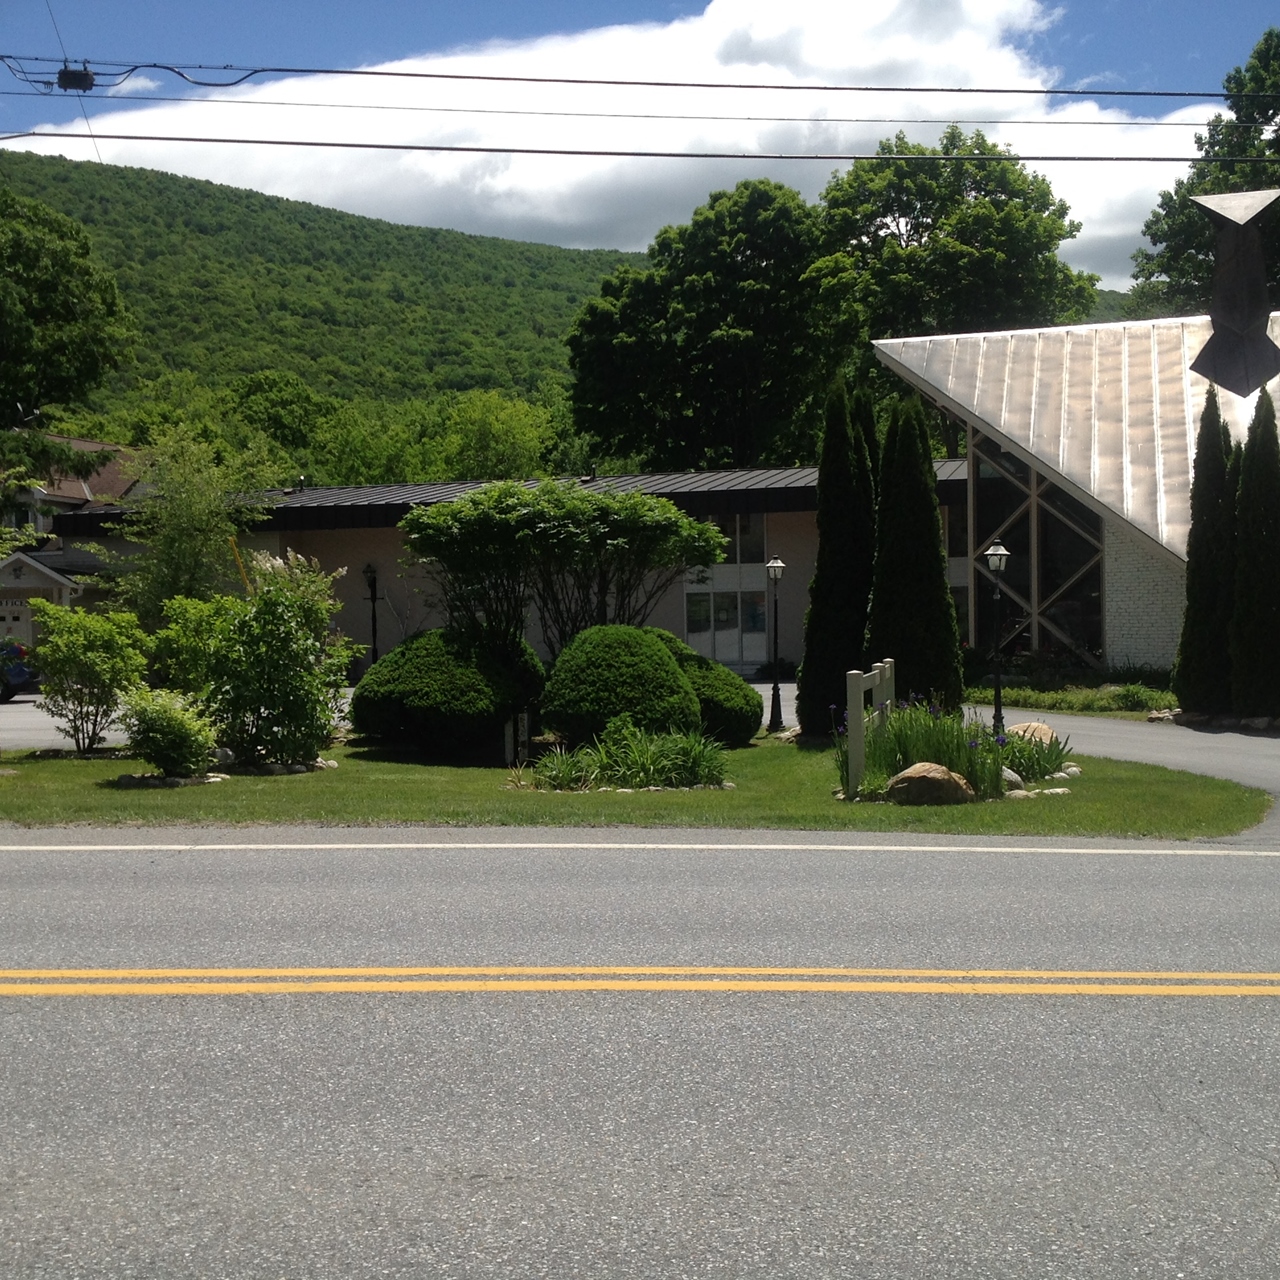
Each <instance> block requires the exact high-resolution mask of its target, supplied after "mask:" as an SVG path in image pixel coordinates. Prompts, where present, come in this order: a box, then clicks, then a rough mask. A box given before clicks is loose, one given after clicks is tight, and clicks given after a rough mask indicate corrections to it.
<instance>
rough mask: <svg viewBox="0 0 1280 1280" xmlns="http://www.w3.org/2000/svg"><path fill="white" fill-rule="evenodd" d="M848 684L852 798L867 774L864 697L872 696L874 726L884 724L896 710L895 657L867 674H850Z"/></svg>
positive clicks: (846, 695) (846, 723)
mask: <svg viewBox="0 0 1280 1280" xmlns="http://www.w3.org/2000/svg"><path fill="white" fill-rule="evenodd" d="M844 685H845V737H846V739H847V741H848V744H849V788H848V791H847V792H846V795H848V796H849V797H850V798H852V797H853V796H855V795H857V794H858V788H859V787H860V786H862V779H863V778H864V777H865V776H866V772H867V712H866V707H865V705H864V695H865V694H866V693H867V692H868V691H870V693H871V723H872V724H873V725H882V724H883V723H884V722H885V720H886V718H887V717H888V715H889V713H890V712H891V711H892V710H893V707H894V701H895V693H896V691H897V680H896V676H895V672H894V662H893V659H892V658H886V659H885V660H884V661H883V662H877V663H876V664H875V665H874V666H873V667H872V668H871V670H870V671H869V672H868V671H847V672H845V677H844Z"/></svg>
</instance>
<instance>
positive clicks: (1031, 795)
mask: <svg viewBox="0 0 1280 1280" xmlns="http://www.w3.org/2000/svg"><path fill="white" fill-rule="evenodd" d="M1039 794H1040V793H1039V792H1038V791H1022V790H1017V789H1015V790H1013V791H1006V792H1005V793H1004V798H1005V799H1006V800H1034V799H1035V798H1036V796H1038V795H1039Z"/></svg>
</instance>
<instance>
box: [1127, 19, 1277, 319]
mask: <svg viewBox="0 0 1280 1280" xmlns="http://www.w3.org/2000/svg"><path fill="white" fill-rule="evenodd" d="M1222 88H1223V91H1224V95H1225V97H1226V102H1227V107H1228V109H1229V113H1226V114H1224V113H1221V112H1219V113H1218V114H1216V115H1214V116H1213V117H1212V118H1211V119H1210V121H1209V123H1208V125H1207V127H1206V129H1205V131H1204V133H1200V134H1197V135H1196V149H1197V150H1198V151H1199V152H1200V155H1201V156H1202V157H1203V159H1202V160H1201V161H1199V162H1198V163H1196V164H1194V165H1192V166H1191V169H1190V171H1189V172H1188V174H1187V176H1186V177H1185V178H1180V179H1179V180H1178V181H1177V182H1176V183H1174V186H1173V190H1172V191H1162V192H1161V193H1160V197H1159V200H1158V202H1157V205H1156V208H1155V209H1154V210H1153V211H1152V213H1151V216H1150V217H1149V218H1148V219H1147V221H1146V223H1145V224H1144V226H1143V228H1142V233H1143V235H1145V236H1146V237H1147V239H1148V240H1150V241H1151V243H1152V245H1153V246H1154V248H1152V249H1139V250H1138V251H1137V253H1135V254H1134V255H1133V258H1134V263H1135V266H1134V272H1133V275H1134V279H1135V280H1136V281H1137V283H1136V284H1135V285H1134V287H1133V289H1132V290H1131V291H1130V298H1129V303H1128V309H1129V311H1130V312H1131V313H1132V314H1133V315H1144V316H1161V315H1199V314H1200V313H1202V312H1203V311H1204V310H1205V309H1206V308H1207V306H1208V304H1209V297H1210V294H1211V292H1212V286H1213V264H1214V230H1213V224H1212V223H1211V222H1210V221H1209V219H1208V218H1207V217H1206V216H1205V214H1204V211H1203V210H1202V209H1201V208H1199V206H1197V205H1194V204H1192V202H1191V197H1192V196H1198V195H1221V194H1224V193H1227V192H1232V191H1259V190H1265V189H1268V188H1271V187H1280V28H1276V27H1270V28H1268V29H1267V30H1266V31H1265V32H1263V35H1262V38H1261V39H1260V40H1259V41H1258V43H1257V44H1256V45H1255V46H1254V49H1253V52H1252V53H1251V54H1250V56H1249V60H1248V61H1247V62H1246V63H1245V65H1244V66H1243V67H1236V68H1234V70H1232V71H1230V72H1228V74H1227V76H1226V77H1225V79H1224V80H1223V82H1222ZM1263 245H1264V248H1265V251H1266V259H1267V272H1268V282H1269V285H1270V289H1271V304H1272V306H1273V307H1275V306H1277V305H1280V218H1277V217H1271V218H1269V219H1267V220H1266V221H1265V222H1264V223H1263Z"/></svg>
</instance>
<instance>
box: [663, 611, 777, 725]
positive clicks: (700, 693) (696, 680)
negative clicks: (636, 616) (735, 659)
mask: <svg viewBox="0 0 1280 1280" xmlns="http://www.w3.org/2000/svg"><path fill="white" fill-rule="evenodd" d="M645 630H646V631H648V632H649V634H650V635H654V636H657V638H658V639H659V640H661V641H662V643H663V644H664V645H665V646H666V648H667V652H668V653H670V654H671V656H672V657H673V658H674V659H675V660H676V666H678V667H679V668H680V670H681V671H683V672H684V674H685V679H687V680H688V681H689V683H690V684H691V685H692V686H693V692H694V695H695V696H696V697H697V699H698V709H699V711H700V713H701V715H702V732H703V733H705V734H706V735H707V737H709V738H715V740H716V741H717V742H721V743H723V744H724V745H725V746H726V747H745V746H746V745H747V743H748V742H750V741H751V739H752V738H754V737H755V736H756V734H757V733H758V732H759V731H760V725H761V724H762V723H763V721H764V699H763V698H761V696H760V695H759V694H758V693H757V692H756V691H755V690H754V689H753V688H752V687H751V686H750V685H749V684H748V683H747V682H746V681H745V680H744V679H743V678H742V677H741V676H740V675H738V674H737V673H736V672H734V671H730V670H729V668H728V667H726V666H724V665H723V664H722V663H719V662H713V661H712V660H711V659H710V658H708V657H704V656H703V655H702V654H700V653H699V652H698V651H697V650H696V649H692V648H690V647H689V646H688V645H687V644H685V642H684V641H683V640H680V639H678V638H677V637H676V636H673V635H672V634H671V632H670V631H664V630H663V629H662V628H661V627H645Z"/></svg>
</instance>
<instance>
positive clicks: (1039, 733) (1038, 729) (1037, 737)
mask: <svg viewBox="0 0 1280 1280" xmlns="http://www.w3.org/2000/svg"><path fill="white" fill-rule="evenodd" d="M1015 734H1017V736H1018V737H1019V738H1030V739H1031V740H1032V741H1034V742H1056V741H1057V738H1058V735H1057V734H1056V733H1054V731H1053V730H1052V729H1050V728H1049V726H1048V725H1047V724H1044V723H1043V722H1042V721H1040V720H1027V721H1024V722H1023V723H1022V724H1014V725H1010V726H1009V728H1007V729H1006V730H1005V735H1006V737H1010V738H1011V737H1013V736H1014V735H1015Z"/></svg>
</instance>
